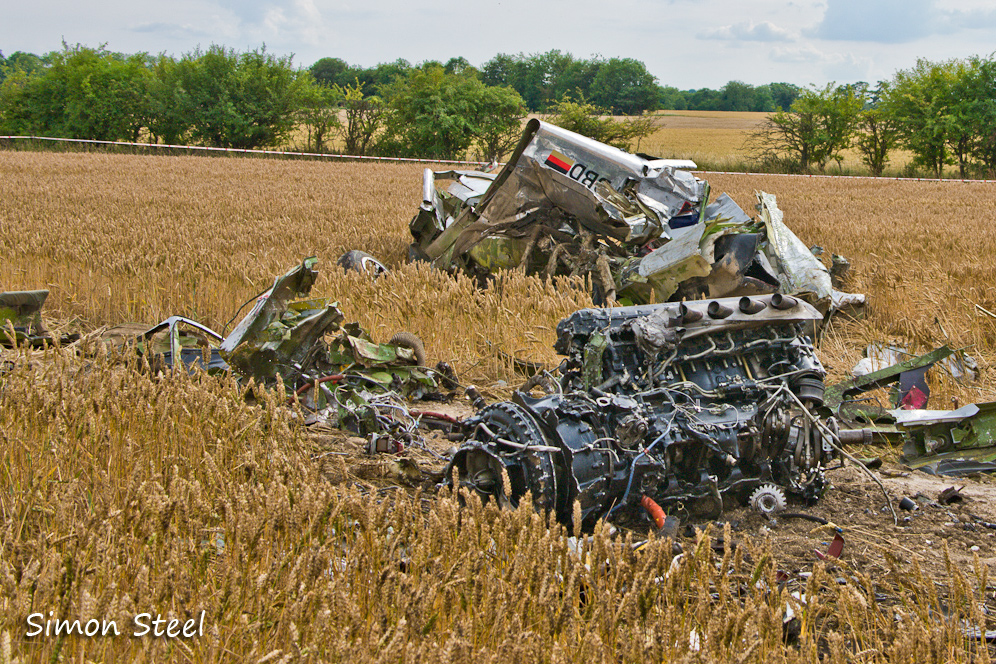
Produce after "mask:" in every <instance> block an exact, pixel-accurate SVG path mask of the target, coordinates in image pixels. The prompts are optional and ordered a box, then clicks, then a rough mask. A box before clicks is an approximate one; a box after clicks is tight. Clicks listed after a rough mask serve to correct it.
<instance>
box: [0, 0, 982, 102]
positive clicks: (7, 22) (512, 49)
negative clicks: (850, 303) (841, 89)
mask: <svg viewBox="0 0 996 664" xmlns="http://www.w3.org/2000/svg"><path fill="white" fill-rule="evenodd" d="M0 8H2V11H0V16H2V17H3V19H2V21H0V51H2V52H3V53H4V54H5V55H10V54H11V53H13V52H14V51H28V52H31V53H36V54H39V55H40V54H42V53H47V52H49V51H53V50H58V49H59V48H61V44H62V42H63V41H65V42H66V43H68V44H77V43H79V44H84V45H86V46H99V45H101V44H106V46H107V48H108V49H109V50H112V51H119V52H124V53H137V52H140V51H146V52H149V53H153V54H156V53H167V54H171V55H175V56H180V55H182V54H184V53H186V52H189V51H192V50H194V49H195V48H197V47H198V46H200V47H204V48H206V47H208V46H210V45H211V44H222V45H225V46H228V47H232V48H236V49H238V50H247V49H253V48H257V47H259V46H261V45H263V44H264V43H265V44H266V48H267V50H268V51H269V52H271V53H275V54H278V55H290V54H293V55H294V63H295V65H298V66H304V67H307V66H309V65H311V64H312V63H313V62H315V61H316V60H318V59H319V58H323V57H327V56H328V57H338V58H342V59H343V60H345V61H346V62H349V63H350V64H356V65H362V66H371V65H374V64H377V63H378V62H390V61H393V60H396V59H398V58H404V59H406V60H408V61H410V62H411V63H413V64H417V63H419V62H422V61H424V60H440V61H443V62H445V61H446V60H448V59H449V58H451V57H454V56H464V57H466V58H467V59H468V60H469V61H470V62H471V63H472V64H474V65H477V66H480V65H481V64H483V63H484V62H486V61H487V60H489V59H490V58H491V57H493V56H494V55H495V54H497V53H512V54H514V53H520V52H521V53H526V54H530V53H542V52H546V51H549V50H551V49H560V50H561V51H564V52H569V53H572V54H574V55H575V56H577V57H582V58H589V57H591V56H593V55H601V56H603V57H605V58H611V57H628V58H636V59H638V60H642V61H643V62H644V63H646V65H647V68H648V69H649V70H650V72H651V73H652V74H654V75H655V76H656V77H657V79H658V80H659V81H660V83H661V84H662V85H673V86H675V87H678V88H682V89H688V88H700V87H711V88H719V87H721V86H722V85H724V84H725V83H726V82H727V81H730V80H740V81H744V82H747V83H751V84H755V85H757V84H763V83H770V82H776V81H785V82H789V83H795V84H797V85H808V84H817V85H822V84H824V83H827V82H829V81H836V82H839V83H845V82H847V83H850V82H854V81H868V82H875V81H877V80H881V79H886V78H891V77H892V75H893V74H894V73H895V72H896V70H898V69H907V68H910V67H912V66H914V65H915V64H916V59H917V58H918V57H922V58H927V59H929V60H946V59H949V58H965V57H968V56H971V55H983V56H986V55H989V54H990V53H991V52H992V51H993V50H996V5H994V3H993V2H992V0H960V2H959V3H958V7H957V8H952V7H951V3H942V2H940V1H939V0H790V1H789V2H785V1H783V0H641V1H637V0H614V1H613V0H608V1H605V0H603V1H601V2H594V1H593V0H539V1H536V0H532V1H526V0H492V1H491V2H481V1H480V0H465V1H464V2H454V1H452V0H451V1H449V2H441V1H439V0H420V1H419V0H416V1H411V0H244V1H239V0H101V2H87V1H86V0H33V1H32V2H28V1H26V0H0Z"/></svg>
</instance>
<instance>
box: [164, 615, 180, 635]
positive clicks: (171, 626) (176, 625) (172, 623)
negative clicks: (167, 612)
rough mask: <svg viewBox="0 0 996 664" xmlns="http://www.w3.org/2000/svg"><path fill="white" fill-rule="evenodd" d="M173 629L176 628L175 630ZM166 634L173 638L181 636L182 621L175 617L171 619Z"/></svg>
mask: <svg viewBox="0 0 996 664" xmlns="http://www.w3.org/2000/svg"><path fill="white" fill-rule="evenodd" d="M173 630H176V631H175V632H174V631H173ZM166 636H168V637H169V638H171V639H175V638H176V637H178V636H180V621H179V620H177V619H176V618H173V619H172V620H170V621H169V625H167V626H166Z"/></svg>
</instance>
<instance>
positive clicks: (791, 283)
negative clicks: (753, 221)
mask: <svg viewBox="0 0 996 664" xmlns="http://www.w3.org/2000/svg"><path fill="white" fill-rule="evenodd" d="M757 200H758V203H759V204H760V213H761V219H762V220H763V221H764V223H765V226H766V227H767V230H768V251H767V253H768V258H769V259H770V260H771V262H772V263H773V264H774V265H775V266H776V267H777V273H776V276H777V277H778V281H779V282H780V283H781V285H782V292H784V293H798V294H799V295H800V296H803V297H807V295H808V297H807V299H809V300H810V301H811V302H812V304H813V305H814V306H815V307H816V308H817V309H819V310H820V311H821V312H823V313H826V312H827V310H828V309H829V308H830V291H831V290H832V288H831V285H830V271H829V270H828V269H827V268H826V267H825V266H824V265H823V263H821V262H820V261H819V260H818V259H817V258H816V257H815V256H813V253H812V252H811V251H810V250H809V248H808V247H807V246H806V245H805V244H804V243H803V242H802V240H800V239H799V238H798V237H797V236H796V234H795V233H793V232H792V231H791V230H789V227H788V226H786V225H785V222H783V221H782V217H783V216H784V215H783V214H782V211H781V210H779V209H778V204H777V203H776V202H775V196H774V195H773V194H769V193H766V192H763V191H762V192H758V194H757Z"/></svg>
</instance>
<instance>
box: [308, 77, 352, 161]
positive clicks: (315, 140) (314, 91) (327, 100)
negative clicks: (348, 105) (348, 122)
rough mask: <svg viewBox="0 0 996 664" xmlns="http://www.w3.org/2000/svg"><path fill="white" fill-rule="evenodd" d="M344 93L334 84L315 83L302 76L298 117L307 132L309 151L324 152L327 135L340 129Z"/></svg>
mask: <svg viewBox="0 0 996 664" xmlns="http://www.w3.org/2000/svg"><path fill="white" fill-rule="evenodd" d="M343 97H344V95H343V94H342V90H341V88H339V87H338V86H336V85H328V84H326V83H317V82H315V81H314V79H311V78H310V77H305V78H304V85H303V86H302V88H301V92H300V98H299V103H300V108H299V110H298V117H299V119H300V122H301V124H302V125H304V127H305V129H306V130H307V132H308V147H307V149H308V150H309V151H314V152H324V151H325V143H326V141H327V140H328V138H329V136H330V135H331V134H332V133H334V132H338V131H339V130H340V129H341V126H342V125H341V123H340V122H339V108H340V106H341V104H342V102H343Z"/></svg>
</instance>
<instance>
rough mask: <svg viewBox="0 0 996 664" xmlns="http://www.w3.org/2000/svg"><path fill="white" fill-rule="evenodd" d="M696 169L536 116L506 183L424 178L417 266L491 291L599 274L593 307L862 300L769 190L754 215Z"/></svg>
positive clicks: (461, 176) (821, 305)
mask: <svg viewBox="0 0 996 664" xmlns="http://www.w3.org/2000/svg"><path fill="white" fill-rule="evenodd" d="M694 167H695V164H694V163H693V162H690V161H687V160H673V159H652V158H645V157H643V156H640V155H634V154H630V153H628V152H624V151H622V150H619V149H617V148H614V147H611V146H608V145H604V144H602V143H599V142H597V141H595V140H592V139H590V138H587V137H585V136H581V135H579V134H575V133H573V132H571V131H568V130H566V129H562V128H560V127H557V126H555V125H551V124H547V123H545V122H541V121H539V120H535V119H534V120H530V121H529V122H528V123H527V125H526V128H525V131H524V132H523V135H522V138H521V139H520V141H519V143H518V145H517V147H516V149H515V151H514V152H513V153H512V156H511V158H510V159H509V160H508V162H507V163H506V164H505V165H504V167H503V168H502V169H501V170H500V171H498V172H497V173H485V172H477V171H440V172H433V171H431V170H429V169H426V171H425V173H424V175H423V186H422V199H423V200H422V203H421V206H420V208H419V210H418V212H417V214H416V215H415V217H414V219H412V221H411V224H410V230H411V234H412V237H413V239H414V242H413V243H412V244H411V245H410V247H409V252H408V253H409V258H410V259H412V260H421V261H428V262H430V263H431V264H432V265H434V266H435V267H438V268H440V269H446V270H451V271H456V270H459V271H463V272H465V273H467V274H469V275H472V276H474V277H476V278H478V279H479V280H480V281H482V282H483V281H485V280H486V279H487V277H488V276H489V275H491V274H493V273H495V272H496V271H498V270H511V269H519V270H522V271H524V272H525V273H527V274H535V275H541V276H545V277H553V276H563V275H574V276H577V275H581V276H589V277H590V278H591V281H592V284H593V300H594V302H595V304H609V305H613V304H622V305H630V304H649V303H653V302H665V301H668V300H672V301H677V300H697V299H702V298H716V297H731V296H735V295H740V296H743V295H765V294H772V293H776V292H780V293H782V294H797V295H799V296H800V297H802V298H803V299H805V300H807V301H808V302H810V303H811V304H813V305H814V306H816V308H817V309H818V310H819V311H820V312H821V313H823V314H826V313H827V312H828V311H829V310H830V309H831V308H833V307H834V305H835V303H838V304H839V303H840V302H842V301H848V302H851V303H854V302H855V300H857V301H859V302H860V301H862V298H861V297H860V296H858V297H857V298H855V297H853V296H851V297H847V295H848V294H845V293H840V292H838V291H834V289H833V287H832V284H831V277H830V272H829V270H828V269H827V268H826V267H825V266H824V265H823V264H822V263H821V262H820V261H819V260H818V259H817V258H816V257H815V256H813V254H812V252H810V251H809V249H808V248H807V247H806V245H805V244H803V243H802V241H801V240H799V238H798V237H796V236H795V234H794V233H792V231H791V230H790V229H789V228H788V227H787V226H786V225H785V223H784V222H783V221H782V213H781V211H780V210H779V209H778V206H777V203H776V201H775V197H774V196H772V195H770V194H766V193H763V192H762V193H759V194H758V195H757V198H758V205H757V207H758V212H759V217H758V218H757V219H752V218H751V217H750V216H748V215H747V214H746V213H745V212H744V211H743V210H742V209H741V208H740V207H739V206H738V205H737V204H736V203H735V202H734V201H733V199H731V198H730V197H729V196H728V195H726V194H722V195H720V196H718V197H716V198H715V200H712V199H711V198H710V188H709V184H708V183H707V182H705V181H703V180H701V179H699V178H697V177H695V176H694V175H693V174H692V173H691V172H690V171H688V170H684V169H687V168H694Z"/></svg>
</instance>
